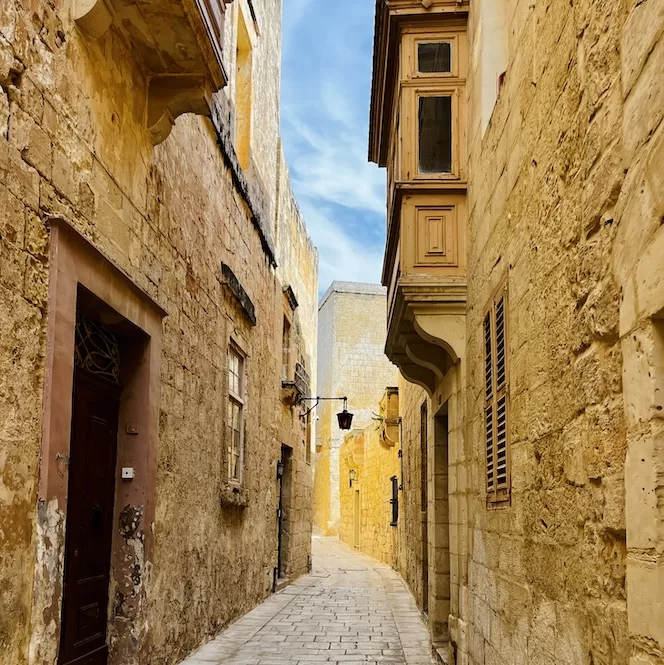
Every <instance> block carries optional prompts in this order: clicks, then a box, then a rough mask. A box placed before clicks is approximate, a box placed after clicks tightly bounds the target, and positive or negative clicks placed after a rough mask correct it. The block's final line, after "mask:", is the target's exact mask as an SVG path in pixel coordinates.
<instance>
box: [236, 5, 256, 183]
mask: <svg viewBox="0 0 664 665" xmlns="http://www.w3.org/2000/svg"><path fill="white" fill-rule="evenodd" d="M237 15H238V21H237V51H236V62H237V76H236V79H235V152H236V154H237V158H238V160H239V162H240V166H241V167H242V168H243V169H245V170H246V169H248V168H249V166H250V163H251V113H252V67H253V54H252V46H251V38H250V37H249V31H248V29H247V24H246V23H245V20H244V16H243V15H242V10H241V9H240V8H238V10H237Z"/></svg>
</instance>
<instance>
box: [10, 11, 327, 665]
mask: <svg viewBox="0 0 664 665" xmlns="http://www.w3.org/2000/svg"><path fill="white" fill-rule="evenodd" d="M71 5H72V3H71V2H60V1H59V0H57V1H55V2H51V1H49V0H34V1H30V2H28V1H27V0H25V1H24V0H6V1H4V2H2V3H1V6H0V211H1V212H0V332H1V334H0V561H1V562H2V564H1V565H0V608H1V611H0V664H2V665H26V664H27V663H30V665H54V663H55V662H56V659H57V646H58V639H59V629H58V626H59V614H60V606H59V604H57V603H54V602H52V600H51V599H52V598H53V597H56V596H57V593H58V589H59V588H61V572H62V567H61V566H62V561H61V560H60V559H57V558H55V559H52V560H51V559H46V560H44V551H45V549H44V548H45V544H46V545H48V547H50V548H51V549H56V550H57V551H60V552H61V551H62V544H63V540H64V524H65V513H64V507H63V506H59V505H51V504H48V505H46V504H44V503H43V502H42V503H40V504H38V501H37V498H38V497H37V487H38V481H39V464H40V447H41V441H42V426H43V423H42V408H43V399H44V395H43V387H44V367H45V354H46V348H47V347H46V341H47V340H46V325H47V321H48V317H49V309H48V287H49V281H50V276H51V274H50V271H51V266H50V265H49V231H48V226H47V223H46V220H47V219H48V218H49V216H58V217H63V218H65V219H66V220H67V221H68V223H69V224H71V225H72V226H73V227H74V228H76V229H77V230H78V231H79V232H80V233H81V234H83V235H84V236H85V238H87V240H88V241H89V242H90V243H91V244H92V245H93V246H94V247H95V248H97V249H98V250H100V251H101V252H103V253H104V254H105V255H106V256H107V257H109V258H110V259H111V260H112V261H113V262H114V263H115V264H116V265H117V266H119V267H120V268H121V270H122V271H124V273H125V274H126V275H127V276H128V278H129V279H130V280H131V281H133V282H134V283H135V284H137V285H138V286H139V287H141V288H142V289H143V290H145V291H146V292H147V293H148V294H149V295H150V296H151V297H152V298H154V299H155V300H156V301H157V302H158V303H159V304H160V305H161V306H162V307H163V308H164V309H165V310H166V312H167V317H166V318H165V320H164V325H163V351H162V356H161V359H160V373H161V385H160V402H159V431H158V447H157V458H156V461H155V464H156V467H157V470H156V477H157V481H156V482H157V487H156V496H155V497H154V498H155V501H156V518H155V521H154V523H152V524H147V525H144V528H145V529H149V530H151V532H152V533H153V534H154V538H155V549H154V553H153V556H152V558H151V560H150V561H149V562H146V561H145V560H142V559H138V560H137V563H136V571H135V572H136V576H137V578H136V580H135V586H136V589H137V591H138V592H139V593H142V594H143V596H142V597H144V598H145V602H144V603H143V604H142V605H141V607H140V617H139V619H140V620H139V621H137V623H136V625H135V626H134V629H135V632H134V633H133V638H134V643H133V646H131V648H129V650H128V651H126V652H125V653H124V655H123V656H122V665H132V664H136V663H150V664H151V665H172V663H174V662H178V661H179V660H180V659H181V658H183V657H184V656H186V655H187V654H188V653H189V652H190V651H191V650H192V649H193V648H195V647H197V646H198V645H200V644H201V642H202V641H204V640H206V639H208V638H209V637H210V636H212V635H214V634H215V633H216V632H217V631H218V630H220V629H221V628H222V627H223V626H224V625H225V624H227V623H228V622H230V621H231V620H233V619H234V618H236V617H238V616H240V615H242V614H243V613H245V612H246V611H248V610H249V609H251V608H252V607H253V606H254V605H256V604H257V603H258V602H260V601H261V600H262V599H263V598H265V596H266V595H267V594H269V593H270V591H271V585H272V571H273V568H274V566H276V538H277V520H276V510H277V500H278V496H277V481H276V462H277V459H278V458H279V456H280V450H281V443H282V441H280V438H281V439H282V440H285V441H286V442H287V441H289V440H290V439H289V438H288V437H292V438H293V439H294V442H297V443H298V446H297V447H296V448H295V451H296V452H295V453H294V455H295V456H296V465H295V468H296V469H297V472H296V477H295V478H294V481H293V482H294V486H295V487H296V488H298V489H297V491H298V492H299V495H298V496H297V497H296V504H297V505H299V506H300V509H299V510H296V514H297V515H299V517H296V518H295V521H296V522H297V521H298V520H299V524H298V525H297V532H298V533H299V534H300V535H299V536H298V538H297V542H298V544H297V546H296V547H295V548H294V549H293V557H294V558H293V561H292V564H291V565H292V570H293V571H294V573H296V574H297V573H299V572H302V571H304V570H306V568H307V559H308V555H309V551H310V550H309V538H308V534H309V532H310V508H309V506H310V500H311V497H310V494H311V484H312V479H311V471H310V468H311V467H310V466H309V465H308V464H306V462H305V461H304V459H305V444H304V442H303V441H302V438H301V433H300V430H299V427H300V424H299V421H298V419H297V417H295V418H293V415H292V413H291V412H290V411H287V412H286V413H284V411H283V405H282V403H281V401H280V382H281V324H282V307H283V295H282V287H283V285H284V284H294V285H297V288H296V290H297V292H298V293H297V295H298V298H299V299H300V302H301V310H300V321H301V330H302V338H303V342H302V348H303V349H304V350H305V352H306V355H307V356H308V359H309V362H310V366H309V368H308V369H309V373H310V375H312V376H313V375H314V374H315V372H314V371H313V368H315V365H316V358H315V348H316V340H315V334H316V333H315V330H316V322H315V314H316V311H315V310H316V299H317V277H316V273H317V270H316V264H317V258H316V254H315V250H314V249H313V247H312V245H311V243H310V241H309V240H308V238H307V237H306V233H305V231H304V228H303V225H302V220H301V218H300V217H299V213H297V212H296V211H291V212H290V213H289V212H287V211H286V212H283V209H282V212H278V205H277V200H278V198H279V194H278V186H277V176H276V174H277V173H278V172H279V168H278V164H279V80H280V75H279V74H280V61H281V54H280V48H281V1H280V0H266V1H265V2H261V3H254V5H255V13H256V22H257V25H258V27H259V32H260V36H259V37H258V38H257V41H256V44H255V50H254V75H253V79H252V85H253V123H252V126H253V130H252V145H251V152H252V163H251V166H250V168H249V169H248V171H247V172H246V173H245V174H244V175H245V177H246V179H247V182H248V187H249V189H250V190H251V192H250V193H251V199H252V201H253V203H254V205H255V209H256V211H260V213H261V215H260V217H261V222H262V224H263V227H264V230H266V231H267V233H268V234H272V236H273V241H274V242H275V243H276V245H277V247H276V249H277V253H278V255H279V256H280V257H284V259H286V257H287V256H288V255H290V254H292V253H294V252H296V253H297V255H298V260H299V262H298V263H297V265H295V262H294V261H287V260H284V267H283V269H282V272H281V273H280V274H279V275H277V273H276V272H275V270H274V268H273V267H272V266H271V263H270V260H269V258H268V256H267V254H266V252H265V250H264V244H263V242H262V241H261V238H260V236H259V233H258V231H257V229H256V227H255V224H254V222H255V221H256V219H255V217H254V216H253V215H252V213H251V212H250V210H249V208H248V206H247V202H246V199H245V195H243V194H242V193H241V192H240V191H239V189H238V188H237V186H236V185H237V183H236V179H235V176H234V174H233V172H232V170H231V168H229V161H228V158H227V156H225V155H224V154H223V153H222V150H221V149H220V147H219V145H218V136H217V132H216V131H215V128H214V127H213V125H212V123H211V121H210V120H209V119H207V118H200V117H194V116H186V115H185V116H182V117H180V118H178V119H177V121H176V123H175V126H174V128H173V131H172V133H171V135H170V136H169V137H168V138H167V139H166V141H165V142H164V143H162V144H160V145H158V146H157V147H156V148H153V147H152V145H151V143H150V141H149V137H148V135H147V132H146V130H145V100H146V96H147V81H146V78H145V75H144V72H143V70H142V69H141V67H140V65H139V64H138V63H137V61H136V59H135V55H134V54H133V53H132V52H131V50H130V49H129V47H128V44H127V42H126V41H125V39H124V37H123V36H122V34H121V33H120V32H119V31H118V30H117V29H116V28H114V27H113V28H111V29H110V30H109V31H108V32H107V33H106V34H104V35H103V36H102V37H101V38H100V39H98V40H95V39H91V38H89V37H87V36H85V35H84V34H83V33H82V32H81V31H80V29H78V28H77V27H76V25H75V24H74V22H73V21H72V18H71ZM240 5H241V6H242V7H240ZM240 10H242V11H244V12H245V13H246V12H247V11H248V10H247V3H246V1H245V0H238V1H236V2H233V3H232V4H231V5H229V12H228V14H227V20H226V33H227V39H226V40H225V44H224V47H225V49H224V52H225V58H226V59H227V63H226V65H227V70H228V71H229V72H230V74H231V81H230V85H229V86H228V87H227V88H226V89H225V90H222V91H221V92H220V93H219V94H218V95H217V97H216V100H215V107H216V108H218V109H220V113H219V118H221V122H222V123H228V125H224V126H223V127H217V129H224V130H227V129H228V126H229V125H230V124H231V116H232V113H231V112H229V114H228V116H226V114H225V113H226V112H225V110H224V109H229V108H230V109H231V110H232V106H233V89H234V88H233V85H234V84H233V71H234V52H235V48H234V44H235V41H234V40H235V26H236V24H237V12H239V11H240ZM231 150H232V148H231ZM284 188H285V189H286V193H285V194H284V196H285V197H286V198H288V197H290V196H292V195H291V193H290V189H289V187H286V186H285V185H284V184H283V183H282V189H284ZM281 225H286V227H285V228H284V229H283V232H280V233H275V232H274V227H277V228H279V227H280V226H281ZM291 244H292V245H293V248H290V247H289V245H291ZM222 261H223V262H224V263H226V264H228V265H229V266H230V267H231V269H232V270H233V272H234V273H235V275H236V276H237V277H238V280H239V281H240V283H241V284H242V286H243V287H244V289H245V290H246V292H247V293H248V295H249V296H250V297H251V299H252V301H253V303H254V305H255V308H256V317H257V325H256V326H255V327H252V326H251V325H249V324H248V322H247V319H246V317H245V316H244V315H243V313H242V311H241V310H240V308H239V307H238V305H237V302H236V301H235V299H234V298H233V297H231V296H230V295H229V292H228V290H227V289H226V288H225V287H224V286H223V285H222V281H221V277H220V264H221V262H222ZM294 288H295V287H294ZM312 302H313V305H312ZM231 335H235V336H236V337H240V338H241V339H243V340H244V342H245V344H246V348H247V351H248V352H249V358H248V361H247V404H246V419H247V429H246V455H245V460H246V468H245V487H244V490H245V494H246V497H247V505H246V508H244V509H238V508H232V507H228V506H222V504H221V499H222V496H223V495H224V492H225V487H226V485H225V477H226V476H225V473H226V471H225V454H224V450H225V431H226V422H225V414H226V408H225V405H226V400H227V393H226V381H227V379H226V376H227V368H226V354H227V346H228V342H229V339H230V337H231ZM275 422H278V423H281V432H282V434H281V436H278V435H277V430H276V428H275ZM302 534H303V535H302ZM136 542H137V543H139V542H140V539H137V541H136ZM58 544H59V545H58ZM58 547H59V550H58ZM137 549H138V550H140V546H138V547H137ZM35 585H36V586H35ZM122 607H123V605H122V598H119V597H116V598H113V599H112V610H111V612H112V616H111V621H113V620H115V614H114V613H115V612H116V611H117V612H120V613H121V612H122ZM118 658H120V656H119V655H118V652H116V651H114V647H113V645H112V648H111V661H110V662H111V663H115V662H118Z"/></svg>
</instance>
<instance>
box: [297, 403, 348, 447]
mask: <svg viewBox="0 0 664 665" xmlns="http://www.w3.org/2000/svg"><path fill="white" fill-rule="evenodd" d="M327 401H333V402H341V401H343V403H344V410H343V411H341V413H337V420H338V421H339V429H341V430H345V431H348V430H349V429H350V428H351V427H352V425H353V414H352V413H350V412H349V411H348V397H300V398H299V399H298V402H315V404H314V405H313V406H312V407H311V408H310V409H309V410H308V411H307V412H306V413H305V414H304V415H302V416H300V418H302V419H306V417H307V416H308V415H309V414H310V413H311V412H312V411H313V410H314V409H315V408H316V407H317V406H318V404H319V402H327ZM318 445H319V444H316V452H319V451H318Z"/></svg>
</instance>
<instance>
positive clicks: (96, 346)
mask: <svg viewBox="0 0 664 665" xmlns="http://www.w3.org/2000/svg"><path fill="white" fill-rule="evenodd" d="M74 362H75V364H76V367H79V368H81V369H84V370H85V371H86V372H90V374H95V375H96V376H101V377H103V378H105V379H107V380H109V381H112V382H113V383H116V384H118V385H119V384H120V346H119V344H118V340H117V338H116V337H115V335H114V334H113V333H111V332H109V331H108V330H106V328H104V327H103V326H102V325H101V324H99V323H97V322H96V321H94V320H93V319H91V318H89V317H87V316H85V315H84V314H79V315H78V316H77V317H76V340H75V347H74Z"/></svg>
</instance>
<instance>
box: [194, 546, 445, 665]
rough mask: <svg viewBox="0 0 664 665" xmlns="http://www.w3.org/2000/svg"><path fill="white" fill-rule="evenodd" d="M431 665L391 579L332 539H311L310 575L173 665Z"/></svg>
mask: <svg viewBox="0 0 664 665" xmlns="http://www.w3.org/2000/svg"><path fill="white" fill-rule="evenodd" d="M213 663H214V664H216V665H282V664H287V663H296V664H297V665H314V664H319V663H374V664H378V663H386V664H387V663H391V664H394V665H432V663H433V660H432V659H431V656H430V651H429V635H428V632H427V630H426V627H425V626H424V623H423V622H422V619H421V616H420V613H419V611H418V609H417V607H416V606H415V602H414V600H413V598H412V596H411V595H410V593H409V592H408V590H407V589H406V587H405V585H404V584H403V582H402V581H401V579H400V578H399V576H398V575H397V574H396V573H395V572H394V571H393V570H392V569H391V568H390V567H389V566H386V565H385V564H382V563H380V562H378V561H376V560H374V559H371V558H369V557H367V556H365V555H363V554H358V553H356V552H353V551H352V550H350V549H349V548H348V547H346V546H345V545H343V544H341V543H339V541H337V540H336V539H334V538H323V537H316V536H315V537H314V540H313V572H312V573H311V574H309V575H306V576H304V577H301V578H299V579H298V580H297V581H296V582H295V583H294V584H292V585H291V586H289V587H287V588H286V589H284V590H283V591H282V592H281V593H277V594H275V595H273V596H271V597H270V598H268V600H266V601H265V602H264V603H263V604H262V605H259V606H258V607H257V608H256V609H254V610H253V611H252V612H250V613H249V614H247V615H246V616H244V617H243V618H241V619H240V620H239V621H237V622H236V623H234V624H233V625H232V626H231V627H230V628H228V629H227V630H226V631H224V632H223V633H221V634H220V635H219V636H218V637H217V638H216V639H215V640H213V641H212V642H209V643H208V644H206V645H205V646H204V647H203V648H201V649H200V650H199V651H197V652H195V653H194V654H193V655H192V656H190V657H189V658H187V659H186V660H185V661H183V662H182V663H181V665H211V664H213Z"/></svg>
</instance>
